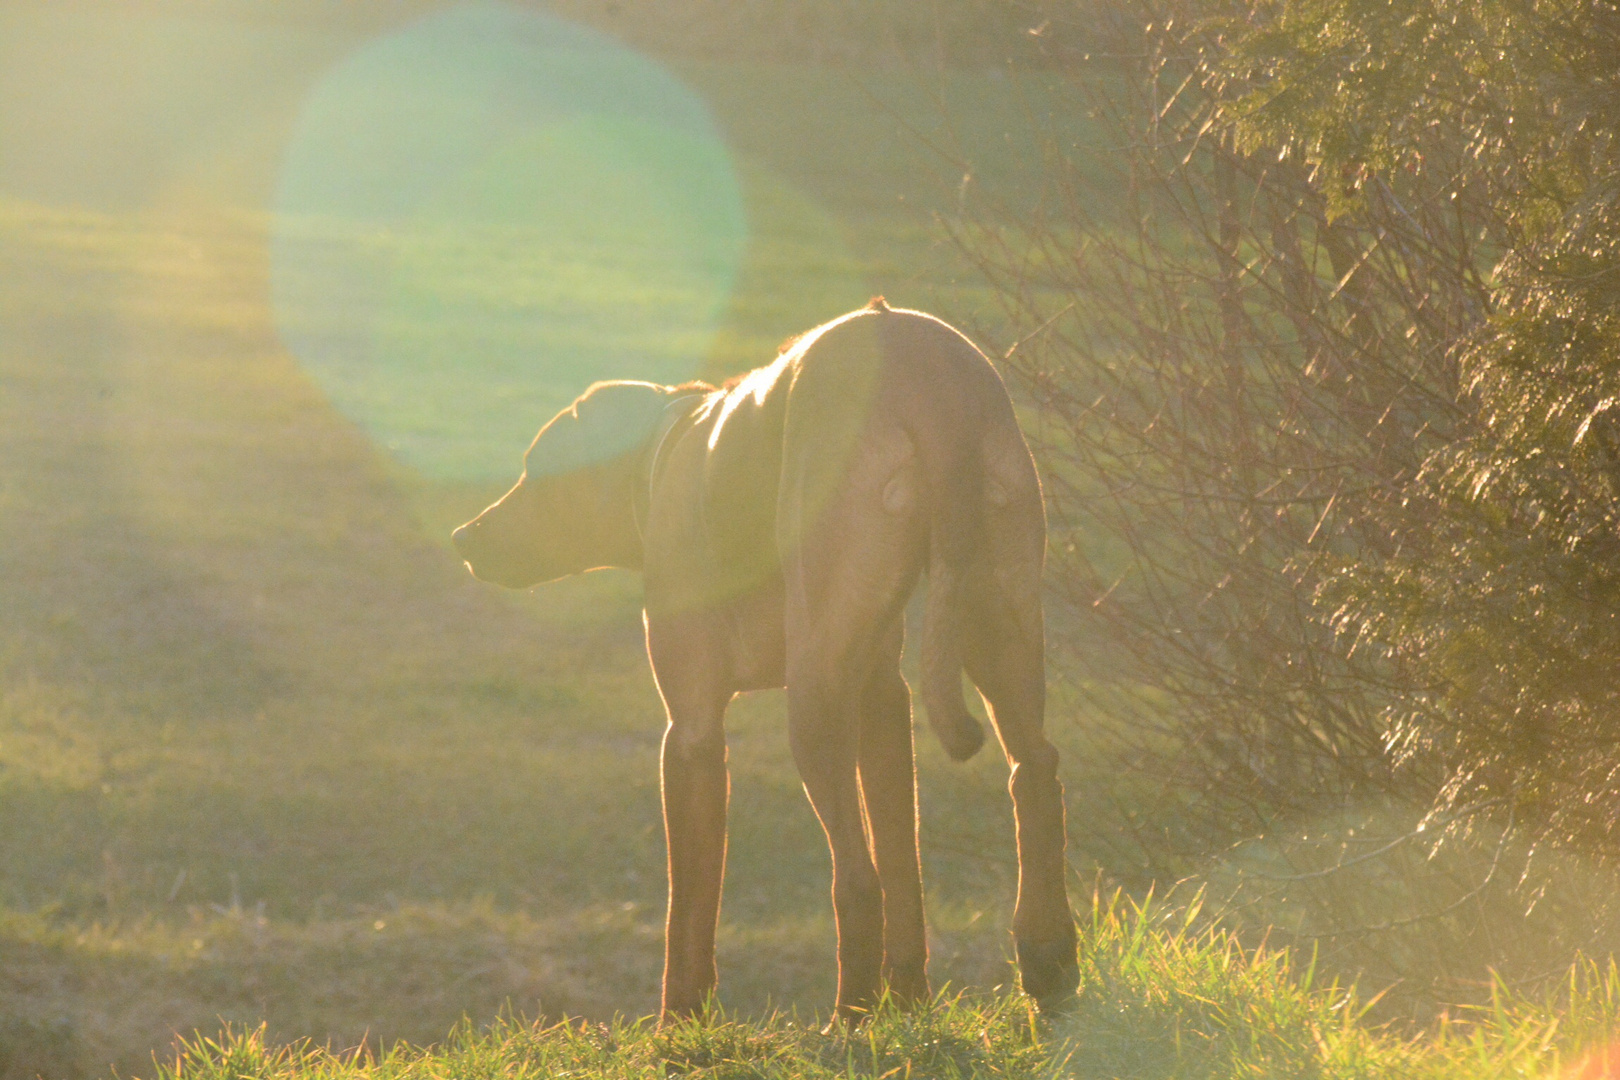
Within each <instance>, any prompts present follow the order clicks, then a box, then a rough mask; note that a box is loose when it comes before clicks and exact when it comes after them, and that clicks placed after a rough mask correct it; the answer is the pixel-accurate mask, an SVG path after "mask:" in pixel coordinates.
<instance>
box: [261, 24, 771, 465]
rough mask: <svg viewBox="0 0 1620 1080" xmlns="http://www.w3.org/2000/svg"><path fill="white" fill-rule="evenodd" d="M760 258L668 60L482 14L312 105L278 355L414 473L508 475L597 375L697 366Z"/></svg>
mask: <svg viewBox="0 0 1620 1080" xmlns="http://www.w3.org/2000/svg"><path fill="white" fill-rule="evenodd" d="M745 242H746V221H745V217H744V212H743V204H742V196H741V193H740V190H739V184H738V181H737V178H736V173H735V170H734V168H733V164H732V161H731V158H730V154H729V152H728V150H727V148H726V145H725V143H724V141H723V139H722V138H721V136H720V134H719V132H718V130H717V128H716V126H715V123H714V121H713V119H712V117H711V116H710V114H709V111H708V109H707V107H706V106H705V105H704V103H703V102H702V100H700V99H699V98H698V97H697V95H696V94H694V93H693V92H692V91H691V90H690V89H688V88H687V87H686V86H685V85H684V84H682V83H681V82H680V80H679V79H677V78H676V77H675V76H674V75H672V74H671V73H670V72H668V71H667V70H665V69H664V68H663V67H661V66H660V65H658V64H657V63H656V62H654V61H652V60H650V59H648V58H647V57H644V56H641V55H640V54H638V53H636V52H634V51H632V50H630V49H628V48H626V47H624V46H623V45H621V44H619V43H617V42H615V41H613V40H612V39H611V38H608V37H606V36H605V35H602V34H600V33H598V32H595V31H592V30H590V29H587V28H584V27H581V26H577V25H575V24H572V23H569V22H566V21H564V20H561V19H558V18H556V17H553V16H550V15H546V14H543V13H538V12H531V11H522V10H518V9H516V8H512V7H509V6H507V5H504V4H498V3H477V4H469V5H465V6H462V7H457V8H455V9H453V10H451V11H448V12H445V13H442V14H438V15H433V16H430V17H428V18H425V19H422V20H420V21H418V22H415V23H412V24H411V25H409V26H407V27H405V28H403V29H401V30H398V31H396V32H393V33H391V34H388V35H385V36H383V37H381V38H378V39H376V40H374V41H372V42H371V43H369V44H367V45H365V46H364V47H362V48H361V49H359V50H358V51H357V52H355V53H354V54H352V55H351V56H349V57H348V58H347V59H345V60H344V61H343V62H342V63H340V64H339V65H337V66H336V67H335V68H334V69H333V70H332V71H331V72H330V73H329V74H328V75H327V76H325V77H324V78H323V79H322V81H321V82H320V84H319V85H318V86H317V87H316V88H315V89H314V91H313V92H312V93H311V94H310V95H309V97H308V99H307V100H306V101H305V103H304V106H303V109H302V111H301V113H300V115H299V118H298V121H297V124H296V126H295V129H294V132H293V134H292V137H291V139H290V141H289V145H288V148H287V152H286V155H285V158H284V161H283V165H282V169H281V173H280V176H279V183H278V189H277V196H276V202H275V215H274V219H273V222H272V226H271V243H270V250H271V295H272V300H273V304H274V308H275V317H276V323H277V327H278V329H279V331H280V333H281V336H282V339H283V341H284V342H285V343H286V345H287V346H288V348H289V349H290V350H291V351H292V352H293V353H294V355H295V356H297V358H298V359H299V361H300V362H301V363H302V365H303V366H304V368H305V370H306V371H307V372H308V373H309V374H310V375H311V376H312V377H313V378H314V379H315V380H316V382H317V383H318V384H319V385H320V386H321V388H322V389H323V390H324V392H325V393H326V395H327V396H328V398H329V399H330V400H331V401H332V403H333V404H334V405H335V406H336V407H337V408H338V409H340V410H341V411H342V412H343V413H344V414H345V415H347V416H348V417H350V418H351V419H353V420H354V421H356V422H357V423H359V424H360V425H361V426H363V427H364V428H365V429H366V430H367V431H368V432H370V434H371V435H372V437H373V438H374V439H375V440H376V441H377V442H379V443H380V444H381V445H383V446H385V447H386V448H387V449H389V450H390V451H392V452H393V453H394V454H395V455H396V456H397V457H398V458H399V459H400V460H402V461H404V462H405V463H406V464H408V465H410V466H412V467H414V468H415V469H417V470H419V471H420V472H421V473H422V474H424V475H426V476H428V477H431V478H434V479H442V480H451V481H486V480H495V479H502V478H509V477H510V475H511V474H513V473H514V472H515V471H516V467H517V465H518V463H519V460H520V457H521V454H522V451H523V449H524V447H526V446H527V445H528V442H529V440H530V438H532V437H533V435H534V433H535V431H536V430H538V428H539V427H540V425H541V423H543V422H544V421H545V420H546V419H547V418H549V417H550V416H551V415H552V414H553V413H554V412H555V411H557V410H558V409H560V408H563V407H565V406H566V405H567V404H568V403H569V402H570V401H572V400H573V398H574V397H575V396H576V395H577V394H578V393H579V392H580V391H581V390H583V389H584V388H585V387H586V386H587V385H589V384H590V383H591V382H593V381H595V380H598V379H609V378H632V379H646V380H650V381H654V382H665V383H669V382H679V381H681V380H683V379H686V378H690V377H691V376H692V375H693V374H695V373H696V372H697V371H698V370H699V369H700V368H701V366H702V363H703V360H704V358H705V356H706V355H707V353H708V351H709V349H710V347H711V345H712V343H713V339H714V335H715V333H716V330H717V328H718V325H719V323H720V320H721V318H722V316H723V314H724V312H725V309H726V306H727V303H728V301H729V299H730V297H731V293H732V288H733V285H734V282H735V279H736V275H737V270H738V266H739V263H740V260H741V257H742V253H743V249H744V246H745Z"/></svg>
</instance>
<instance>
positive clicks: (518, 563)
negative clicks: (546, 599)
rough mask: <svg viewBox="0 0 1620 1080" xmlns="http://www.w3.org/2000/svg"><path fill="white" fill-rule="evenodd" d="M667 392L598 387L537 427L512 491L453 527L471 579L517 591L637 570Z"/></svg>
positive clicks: (633, 385)
mask: <svg viewBox="0 0 1620 1080" xmlns="http://www.w3.org/2000/svg"><path fill="white" fill-rule="evenodd" d="M669 401H670V390H669V388H667V387H663V386H655V385H653V384H652V383H644V382H607V383H597V384H595V385H594V386H592V387H591V388H590V389H589V390H587V391H585V393H583V394H581V395H580V396H579V398H577V399H576V400H575V401H574V403H573V404H572V405H570V406H569V407H568V408H566V409H564V410H563V411H562V412H560V413H558V414H557V415H556V416H554V417H553V418H552V419H551V422H550V423H548V424H546V426H545V427H543V428H541V429H540V434H539V435H536V436H535V439H534V442H533V443H532V444H531V445H530V446H529V452H528V454H527V455H525V457H524V459H523V466H524V468H523V475H522V476H521V477H520V478H519V479H518V482H517V484H516V485H515V486H514V487H513V488H512V490H511V491H508V492H507V493H506V494H505V495H503V496H501V498H500V500H499V501H497V502H496V503H495V504H494V505H493V506H491V507H490V508H489V509H487V510H485V511H484V512H483V513H482V514H479V515H478V516H477V517H476V518H474V519H473V520H471V521H469V522H467V524H465V525H463V526H462V527H461V528H459V529H457V530H456V531H455V533H454V535H453V537H452V539H454V541H455V544H456V550H457V551H458V552H460V554H461V557H462V558H463V559H465V560H466V561H467V567H468V569H470V570H471V571H472V572H473V576H475V577H477V578H479V579H480V580H482V581H491V582H494V583H495V584H497V585H505V586H507V587H508V588H514V589H522V588H527V587H528V586H530V585H537V584H539V583H540V582H543V581H551V580H553V579H555V578H560V577H566V576H567V575H569V574H577V573H580V572H582V571H585V570H591V569H595V568H597V567H602V566H630V567H639V566H640V563H641V537H640V535H639V534H638V531H637V528H636V519H635V499H636V486H637V485H638V484H640V483H642V482H643V481H644V480H645V477H643V476H642V464H643V459H644V457H645V455H646V450H647V447H648V443H649V442H650V440H651V439H652V438H653V437H654V435H655V433H656V432H657V430H658V428H659V426H660V422H661V421H662V419H663V415H664V411H665V409H666V408H667V407H668V405H669Z"/></svg>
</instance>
